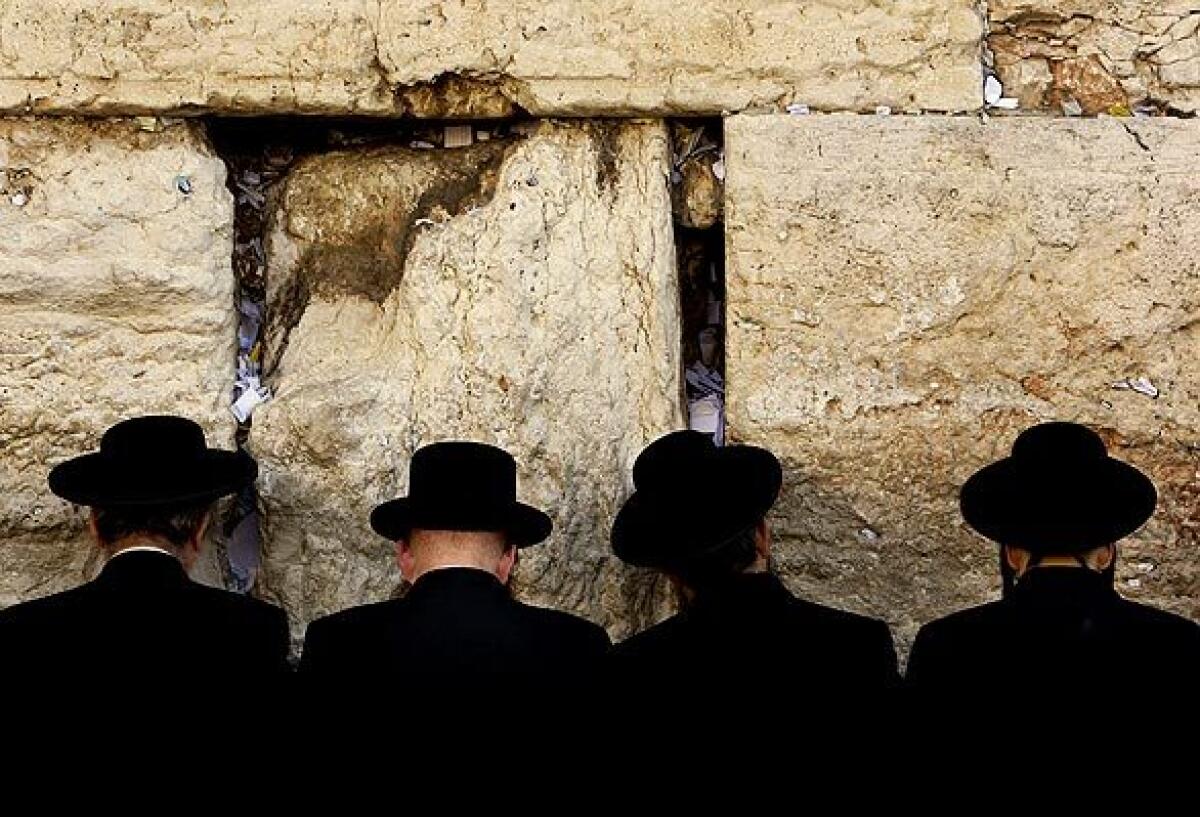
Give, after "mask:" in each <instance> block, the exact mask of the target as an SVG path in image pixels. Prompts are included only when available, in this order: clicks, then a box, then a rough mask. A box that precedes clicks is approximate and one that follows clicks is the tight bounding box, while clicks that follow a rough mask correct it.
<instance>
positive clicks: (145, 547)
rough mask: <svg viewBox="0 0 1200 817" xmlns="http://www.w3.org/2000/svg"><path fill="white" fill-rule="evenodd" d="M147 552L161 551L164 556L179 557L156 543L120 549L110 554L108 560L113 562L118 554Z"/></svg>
mask: <svg viewBox="0 0 1200 817" xmlns="http://www.w3.org/2000/svg"><path fill="white" fill-rule="evenodd" d="M146 552H150V553H161V554H162V555H164V556H170V557H171V558H172V559H177V558H179V557H177V556H176V555H175V554H174V553H172V552H171V551H169V550H167V549H166V548H160V547H157V546H155V545H134V546H133V547H128V548H125V549H123V550H118V551H117V552H116V553H114V554H113V555H112V556H109V557H108V560H109V561H110V562H111V561H112V560H113V559H116V558H117V557H118V556H124V555H125V554H126V553H146Z"/></svg>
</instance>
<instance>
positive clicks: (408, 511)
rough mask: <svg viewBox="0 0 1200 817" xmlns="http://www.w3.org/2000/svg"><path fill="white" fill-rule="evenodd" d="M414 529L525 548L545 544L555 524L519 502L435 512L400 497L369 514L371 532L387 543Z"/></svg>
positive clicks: (544, 515) (401, 537)
mask: <svg viewBox="0 0 1200 817" xmlns="http://www.w3.org/2000/svg"><path fill="white" fill-rule="evenodd" d="M414 528H421V529H424V530H457V531H494V532H497V533H503V534H505V536H506V537H507V538H508V541H509V543H510V544H512V545H514V546H515V547H518V548H526V547H530V546H532V545H536V544H539V543H541V542H544V541H546V539H547V538H549V536H550V532H551V531H552V530H553V529H554V523H553V521H551V519H550V517H549V516H547V515H546V514H544V513H542V512H541V511H539V510H538V509H537V508H534V507H532V506H530V505H526V504H524V503H522V502H515V503H513V504H512V505H511V506H509V507H508V508H505V509H502V510H498V511H479V510H476V511H472V510H469V509H463V508H454V509H437V510H434V509H424V508H420V507H417V506H416V505H415V504H414V503H413V501H412V500H411V499H410V498H408V497H400V498H399V499H393V500H390V501H388V502H384V503H383V504H381V505H377V506H376V507H375V509H374V510H372V511H371V529H372V530H374V531H375V532H376V533H378V534H379V535H380V536H382V537H383V538H385V539H388V540H390V541H393V542H395V541H398V540H400V539H406V538H408V535H409V534H410V533H411V532H412V530H413V529H414Z"/></svg>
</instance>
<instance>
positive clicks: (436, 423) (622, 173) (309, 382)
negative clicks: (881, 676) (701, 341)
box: [247, 121, 684, 637]
mask: <svg viewBox="0 0 1200 817" xmlns="http://www.w3.org/2000/svg"><path fill="white" fill-rule="evenodd" d="M460 127H461V126H460ZM470 141H472V144H464V145H462V146H461V147H454V148H446V147H444V146H442V147H440V148H438V149H431V148H433V147H434V146H432V145H426V144H421V140H409V139H405V138H396V139H372V140H367V141H366V142H364V143H354V142H353V140H351V142H350V143H346V144H342V145H337V146H333V147H332V148H331V147H330V146H329V145H326V146H324V147H322V148H320V149H312V150H305V151H301V153H303V155H298V156H296V157H294V160H293V161H291V162H290V164H289V167H288V169H287V172H286V174H285V175H284V176H283V177H282V178H281V179H280V180H279V181H278V182H277V183H276V184H274V185H273V187H272V191H271V192H270V194H269V196H268V202H267V205H266V213H265V218H264V222H263V225H262V227H263V234H264V238H265V241H264V246H263V256H264V258H265V265H266V268H265V276H264V277H263V279H262V281H261V286H262V288H263V293H264V296H265V306H266V314H267V319H266V323H265V329H264V337H263V343H264V361H265V367H264V375H265V378H266V381H267V383H268V384H269V385H270V387H271V388H272V389H273V391H274V397H273V399H272V400H271V401H270V402H269V403H267V404H265V405H263V406H261V407H260V408H259V409H258V410H257V413H256V414H255V415H254V418H253V428H252V430H251V432H250V434H249V437H248V440H247V447H248V449H249V450H250V451H251V452H252V453H253V454H254V455H255V456H256V457H257V458H258V460H259V462H260V465H261V467H262V476H261V478H260V482H259V490H260V506H261V511H262V547H263V562H262V572H261V575H260V577H259V582H258V585H257V588H256V592H259V593H261V594H263V595H266V596H267V597H269V598H271V599H273V600H275V601H278V602H279V603H281V604H282V605H283V606H284V607H285V608H286V609H287V610H288V612H289V614H290V615H291V616H292V622H293V627H294V634H295V635H296V636H297V637H298V636H299V635H300V634H301V633H302V631H303V627H304V625H305V624H306V623H307V621H309V620H311V619H312V618H313V617H315V616H318V615H322V614H325V613H329V612H333V611H336V610H339V609H342V608H344V607H348V606H351V605H353V604H359V603H364V602H369V601H376V600H381V599H384V598H387V597H389V596H390V595H392V594H394V593H395V592H397V591H398V588H399V584H400V577H399V575H398V571H397V570H396V568H395V565H394V562H393V555H392V546H391V543H389V542H387V541H385V540H383V539H381V538H379V537H378V536H377V535H375V534H374V533H373V532H372V531H371V530H370V528H369V526H368V524H367V520H368V514H369V512H370V509H371V507H372V506H373V505H374V504H375V503H377V502H379V501H382V500H383V499H386V498H390V497H393V496H396V495H398V494H402V493H404V492H405V491H406V489H407V476H408V474H407V467H408V462H409V459H410V458H411V455H412V452H413V451H415V450H416V449H417V448H418V447H420V446H421V445H424V444H427V443H430V442H434V441H437V440H440V439H446V438H466V439H475V440H481V441H485V442H492V443H496V444H499V445H502V446H504V447H505V448H507V449H509V450H511V451H512V452H513V453H514V454H515V455H516V456H517V458H518V461H519V467H520V477H519V478H520V483H519V485H520V492H521V494H522V496H523V497H524V498H525V499H526V500H527V501H529V502H532V503H534V504H536V505H538V506H540V507H542V508H545V509H546V510H547V512H549V513H550V514H551V516H552V517H554V521H555V533H554V535H553V537H552V539H551V540H550V541H549V542H548V543H547V544H545V545H543V546H541V547H539V548H536V549H533V550H530V551H528V552H527V553H526V554H523V560H522V563H521V565H520V567H519V569H518V578H517V592H518V593H519V594H520V595H521V596H522V597H524V598H527V599H530V600H532V601H535V602H538V603H544V604H551V605H554V606H556V607H560V608H563V609H567V610H573V611H575V612H579V613H582V614H584V615H586V616H588V617H589V618H591V619H593V620H595V621H597V622H600V623H602V624H604V625H606V626H608V627H609V628H610V630H612V631H613V633H614V635H618V636H619V635H623V634H625V633H628V632H631V631H634V630H637V629H640V628H642V627H644V626H646V625H648V624H649V623H651V622H652V621H654V620H656V619H657V618H659V617H661V615H662V614H663V612H664V610H665V609H666V605H668V603H669V598H668V595H667V593H666V590H665V587H664V586H663V583H662V582H661V581H660V580H659V579H658V578H656V577H655V576H653V575H650V574H646V573H642V572H638V571H633V570H630V569H627V568H625V567H623V566H621V565H620V564H619V563H616V562H614V560H613V558H612V557H611V555H610V553H609V546H608V530H609V527H610V525H611V520H612V517H613V514H614V513H615V510H616V508H617V506H618V503H619V502H620V500H621V499H623V498H624V496H625V495H626V493H627V482H628V479H629V473H630V468H631V465H632V462H633V458H634V457H635V456H636V455H637V453H638V452H639V451H640V449H641V448H642V447H643V446H644V445H645V444H646V443H647V442H648V441H649V440H651V439H653V438H654V437H656V436H658V435H659V434H662V433H664V432H666V431H668V430H671V429H673V428H678V427H680V426H682V425H683V423H684V418H683V414H682V408H681V400H680V396H681V394H682V384H681V371H682V367H681V360H680V348H681V344H680V331H679V326H680V308H679V287H678V279H677V271H676V258H675V241H674V236H673V232H672V215H671V214H672V208H671V192H670V174H671V168H672V157H671V141H670V137H669V134H668V131H667V128H666V126H665V125H664V123H662V122H638V121H628V122H605V121H588V122H554V121H541V122H526V123H521V125H520V126H519V127H514V128H511V129H508V130H506V131H505V132H504V133H502V134H497V135H495V136H494V137H493V138H489V139H488V140H487V141H484V142H480V141H478V139H473V140H470Z"/></svg>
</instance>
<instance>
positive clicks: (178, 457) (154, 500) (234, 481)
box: [49, 415, 258, 508]
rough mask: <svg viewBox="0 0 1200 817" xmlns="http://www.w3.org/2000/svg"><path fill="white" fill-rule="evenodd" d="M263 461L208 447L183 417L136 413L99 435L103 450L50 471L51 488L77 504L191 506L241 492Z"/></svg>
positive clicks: (99, 505) (200, 435) (110, 506)
mask: <svg viewBox="0 0 1200 817" xmlns="http://www.w3.org/2000/svg"><path fill="white" fill-rule="evenodd" d="M257 476H258V464H257V463H256V462H255V461H254V460H253V459H252V458H251V457H250V456H249V455H247V454H245V453H244V452H241V451H223V450H220V449H214V448H209V447H208V444H207V443H206V442H205V440H204V430H203V429H201V428H200V426H199V425H197V424H196V423H194V422H192V421H191V420H188V419H186V418H184V417H174V416H169V415H164V416H148V417H134V418H131V419H129V420H124V421H122V422H120V423H117V424H116V425H115V426H113V427H112V428H110V429H108V431H105V432H104V436H103V437H101V438H100V450H99V451H95V452H92V453H90V454H84V455H83V456H81V457H75V458H74V459H70V460H67V461H66V462H64V463H61V464H60V465H57V466H55V467H54V469H53V470H51V471H50V479H49V482H50V490H51V491H53V492H54V493H55V494H57V495H58V496H60V497H62V498H63V499H66V500H68V501H70V502H74V503H75V504H76V505H91V506H93V507H102V508H130V507H148V506H171V505H190V504H199V503H204V502H210V501H213V500H216V499H217V498H219V497H222V496H225V495H227V494H233V493H237V492H238V491H239V490H241V489H242V488H243V487H244V486H246V485H249V484H250V483H252V482H254V479H255V477H257Z"/></svg>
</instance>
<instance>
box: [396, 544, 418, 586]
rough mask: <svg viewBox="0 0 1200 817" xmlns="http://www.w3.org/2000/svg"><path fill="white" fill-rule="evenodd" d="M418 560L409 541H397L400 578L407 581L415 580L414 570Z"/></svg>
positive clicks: (397, 562) (397, 561)
mask: <svg viewBox="0 0 1200 817" xmlns="http://www.w3.org/2000/svg"><path fill="white" fill-rule="evenodd" d="M416 562H417V560H416V558H415V557H414V556H413V552H412V545H410V544H409V543H408V540H407V539H397V540H396V565H397V566H398V567H399V568H400V576H401V578H403V579H404V580H405V581H409V582H411V581H412V580H413V570H414V569H415V568H416Z"/></svg>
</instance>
